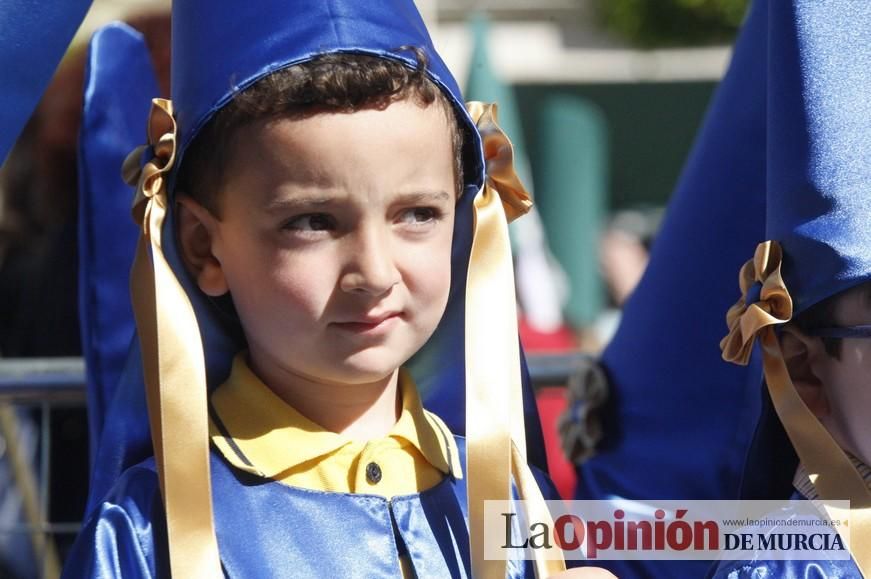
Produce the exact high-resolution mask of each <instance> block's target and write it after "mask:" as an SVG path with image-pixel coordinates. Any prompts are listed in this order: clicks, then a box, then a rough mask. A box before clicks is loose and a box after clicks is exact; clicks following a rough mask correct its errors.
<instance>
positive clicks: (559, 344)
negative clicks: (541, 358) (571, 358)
mask: <svg viewBox="0 0 871 579" xmlns="http://www.w3.org/2000/svg"><path fill="white" fill-rule="evenodd" d="M518 329H519V331H520V342H521V343H522V344H523V349H524V350H525V351H526V352H529V353H538V352H565V351H568V350H577V349H578V340H577V338H576V337H575V334H574V332H572V330H571V328H569V327H568V326H561V327H560V328H559V329H558V330H557V331H555V332H539V331H538V330H536V329H535V328H533V327H532V326H530V325H529V324H528V323H527V322H526V320H525V319H524V318H523V317H522V316H521V317H520V319H519V320H518Z"/></svg>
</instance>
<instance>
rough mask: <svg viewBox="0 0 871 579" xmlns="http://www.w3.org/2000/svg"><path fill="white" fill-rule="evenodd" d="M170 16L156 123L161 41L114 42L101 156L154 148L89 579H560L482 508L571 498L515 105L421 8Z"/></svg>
mask: <svg viewBox="0 0 871 579" xmlns="http://www.w3.org/2000/svg"><path fill="white" fill-rule="evenodd" d="M172 19H173V31H172V38H173V47H172V90H171V92H172V100H164V99H154V100H153V101H152V102H151V104H150V112H148V113H147V115H145V114H144V113H145V112H146V111H147V110H148V107H147V106H146V105H147V102H148V101H147V98H146V100H143V95H148V94H154V92H153V86H154V83H153V79H150V75H152V73H151V72H150V70H149V65H148V64H147V59H146V58H144V57H143V54H144V52H143V46H142V41H141V38H140V37H139V36H138V35H137V34H135V33H133V32H132V31H131V30H130V29H129V28H127V27H125V26H123V25H110V26H109V27H107V28H105V29H103V30H101V31H98V33H97V34H96V35H95V37H94V39H93V40H92V43H91V55H90V61H89V65H90V68H89V72H88V79H87V83H88V84H87V89H86V104H85V111H86V120H85V123H84V126H85V127H86V129H85V130H84V131H83V134H82V139H81V142H82V149H83V151H84V155H83V157H84V158H86V159H91V160H94V159H99V158H101V157H100V154H99V153H100V151H110V150H114V149H116V148H117V147H118V144H117V143H118V137H119V135H122V134H123V131H120V130H119V129H118V124H119V122H120V121H119V120H125V121H131V119H132V120H133V121H136V119H141V122H142V123H143V124H146V126H147V136H148V143H147V144H146V145H145V146H142V147H139V148H137V149H136V150H135V151H134V152H133V153H131V154H130V155H129V156H128V157H127V161H126V162H125V163H124V175H125V179H126V180H127V182H128V183H129V184H131V185H134V186H135V187H136V196H135V200H134V207H133V216H134V220H135V221H136V222H137V224H139V225H140V227H141V235H140V238H139V242H138V247H137V250H136V252H137V253H136V257H135V261H134V265H133V270H132V274H131V290H132V298H133V306H134V312H135V317H136V326H137V340H136V342H135V344H134V348H133V352H132V354H131V357H130V359H129V360H128V364H127V365H126V367H125V370H124V373H123V376H122V379H121V382H120V384H119V385H118V386H117V388H116V389H115V392H114V394H113V395H112V400H111V402H109V404H108V410H107V412H106V416H105V419H104V420H103V421H102V430H101V432H100V434H99V438H100V442H99V446H98V448H97V454H96V458H95V466H94V469H95V470H94V473H95V474H94V478H93V489H92V498H91V505H92V507H93V509H92V513H91V515H90V517H89V519H88V520H87V521H86V523H85V526H84V528H83V531H82V533H81V535H80V536H79V538H78V541H77V544H76V546H75V547H74V550H73V553H72V554H71V556H70V558H69V560H68V562H67V565H66V568H65V574H66V576H68V577H122V576H123V577H155V576H160V577H163V576H170V575H171V576H174V577H185V578H189V577H216V576H228V577H386V576H403V577H448V576H450V577H466V576H475V577H504V576H506V575H507V576H511V577H532V576H533V575H535V576H539V577H546V576H552V575H555V574H557V573H561V572H563V571H564V570H565V566H564V563H563V562H562V561H559V560H545V559H544V558H539V559H534V558H532V557H530V560H525V559H512V560H509V561H505V560H498V559H487V558H485V556H484V549H483V545H484V542H483V540H484V527H485V520H484V502H485V500H509V499H510V498H511V497H512V496H514V497H517V498H521V499H524V500H525V503H526V504H527V505H528V508H527V511H526V515H527V516H528V517H529V518H530V519H534V520H547V518H548V516H549V515H548V514H547V508H546V506H545V504H544V497H545V496H547V497H555V496H556V495H555V493H554V492H553V488H552V486H551V485H550V483H549V482H548V481H547V478H546V476H545V475H543V473H542V471H541V470H539V469H538V468H537V466H541V467H543V466H544V464H543V461H542V460H541V456H542V454H541V443H540V433H537V432H536V431H537V429H538V423H537V417H536V415H535V410H534V405H533V404H532V403H531V401H532V399H531V397H530V395H529V388H528V379H527V377H526V374H525V368H524V365H523V358H522V352H521V351H520V348H519V343H518V340H517V328H516V317H515V305H514V303H515V301H514V294H513V277H512V273H511V256H510V249H509V241H508V236H507V223H508V221H509V220H510V219H513V218H515V217H519V216H520V215H522V214H523V213H525V212H526V211H527V210H528V208H529V207H530V205H531V201H530V199H529V197H528V196H527V194H526V192H525V190H524V188H523V186H522V184H521V183H520V182H519V180H518V179H517V177H516V176H515V174H514V171H513V168H512V152H511V146H510V142H509V141H508V139H507V137H506V136H505V135H504V134H503V133H502V132H501V130H500V129H499V127H498V124H497V122H496V111H495V107H494V106H491V105H485V104H483V103H469V104H468V105H464V104H463V102H462V100H461V97H460V92H459V89H458V88H457V86H456V82H455V81H454V79H453V78H452V77H451V75H450V73H449V72H448V70H447V69H446V67H445V65H444V63H443V62H442V61H441V59H440V58H439V56H438V54H437V53H436V52H435V50H434V49H433V47H432V43H431V41H430V39H429V36H428V34H427V32H426V28H425V26H424V23H423V21H422V20H421V18H420V16H419V14H418V13H417V10H416V8H415V7H414V4H413V2H411V0H385V1H378V2H353V1H347V0H328V1H325V2H297V1H293V2H287V1H284V0H282V1H279V0H270V1H266V2H257V3H249V4H246V5H239V4H237V3H235V2H224V1H221V2H213V1H209V2H205V1H202V0H185V1H182V2H176V3H174V6H173V15H172ZM121 79H124V80H123V81H122V80H121ZM115 113H117V114H115ZM89 115H91V116H90V117H89ZM101 115H102V116H101ZM99 119H103V120H105V122H101V121H100V120H99ZM146 121H147V123H146ZM128 124H129V123H128ZM107 156H111V155H108V154H107ZM100 170H102V171H104V172H105V171H106V169H105V168H104V169H96V170H94V169H93V168H89V167H85V170H84V171H83V174H84V175H86V177H85V178H86V179H90V181H89V183H91V184H93V183H96V182H97V181H96V177H99V171H100ZM424 404H426V406H427V407H429V408H430V409H433V410H436V411H437V412H435V413H434V412H430V411H428V410H424ZM146 405H147V408H148V417H149V422H148V423H145V422H144V416H145V412H144V408H145V406H146ZM527 424H528V425H529V426H530V428H529V429H527V428H526V427H525V425H527ZM539 485H541V487H539ZM591 572H592V573H596V572H595V571H591Z"/></svg>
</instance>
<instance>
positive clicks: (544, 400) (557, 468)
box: [535, 386, 577, 499]
mask: <svg viewBox="0 0 871 579" xmlns="http://www.w3.org/2000/svg"><path fill="white" fill-rule="evenodd" d="M565 395H566V389H565V388H562V387H555V386H554V387H552V386H548V387H545V388H540V389H539V390H537V391H536V393H535V399H536V402H537V405H538V413H539V415H541V428H542V430H543V431H544V450H545V453H546V454H547V464H548V467H549V470H550V477H551V479H552V480H553V482H554V484H555V485H556V488H557V490H558V491H559V494H560V496H561V497H562V498H564V499H572V498H574V496H575V484H576V483H577V475H576V474H575V467H574V465H572V463H570V462H569V461H568V460H567V459H566V457H565V455H564V454H563V451H562V447H561V446H560V440H559V433H558V432H557V428H556V426H557V419H558V418H559V416H560V415H561V414H562V413H563V411H564V410H565V409H566V405H567V404H566V396H565Z"/></svg>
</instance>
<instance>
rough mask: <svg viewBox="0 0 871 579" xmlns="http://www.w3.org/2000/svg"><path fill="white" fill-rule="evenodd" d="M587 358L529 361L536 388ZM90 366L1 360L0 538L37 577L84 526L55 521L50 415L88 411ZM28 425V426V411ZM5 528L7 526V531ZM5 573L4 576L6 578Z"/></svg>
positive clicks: (51, 570)
mask: <svg viewBox="0 0 871 579" xmlns="http://www.w3.org/2000/svg"><path fill="white" fill-rule="evenodd" d="M585 358H586V355H585V354H580V353H575V352H571V353H565V354H552V355H541V354H539V355H528V356H527V364H528V367H529V372H530V377H531V379H532V383H533V386H534V387H544V386H554V385H556V386H559V385H564V384H565V383H566V380H567V379H568V377H569V376H571V375H572V374H573V373H574V372H575V371H577V369H578V367H579V366H580V365H582V363H583V361H584V359H585ZM85 399H86V396H85V365H84V362H83V360H82V359H80V358H43V359H8V358H7V359H2V358H0V437H2V438H0V442H4V441H5V444H0V460H4V461H6V462H7V463H8V465H9V469H8V471H9V473H10V474H11V479H12V481H11V482H12V483H13V484H14V486H15V487H16V488H17V489H18V493H19V494H20V498H21V504H22V507H23V508H22V511H23V513H24V521H23V522H15V523H8V522H6V523H4V522H3V521H0V538H2V536H4V534H5V535H7V536H8V535H10V534H19V535H27V536H29V537H30V544H31V547H32V549H33V552H34V555H35V559H36V562H35V563H34V564H35V565H36V566H38V567H40V568H39V569H38V570H34V571H33V574H32V575H31V576H32V577H43V578H51V579H53V578H56V577H58V574H59V569H60V565H61V562H62V561H61V557H60V556H59V554H58V551H57V549H56V548H55V542H54V539H55V538H56V537H58V536H64V535H65V536H67V537H70V536H72V535H74V534H75V533H77V532H78V530H79V528H80V523H59V522H53V521H50V520H49V517H48V513H49V512H50V511H49V506H50V497H49V482H50V481H51V477H52V474H53V473H52V465H51V461H50V456H51V440H52V431H51V429H52V422H51V420H50V413H51V410H52V409H53V408H57V407H63V406H67V407H84V405H85ZM23 410H26V420H25V421H24V422H26V423H27V424H26V425H24V424H22V420H21V418H22V414H21V413H22V411H23ZM23 426H27V428H29V429H30V430H34V429H35V430H36V434H37V439H38V449H37V451H36V453H35V460H34V459H33V457H30V456H26V455H27V453H26V452H23V450H22V449H20V448H19V442H20V438H21V436H20V435H21V432H22V431H21V429H22V427H23ZM4 525H5V526H4ZM2 574H3V572H2V569H0V575H2Z"/></svg>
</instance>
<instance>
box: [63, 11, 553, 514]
mask: <svg viewBox="0 0 871 579" xmlns="http://www.w3.org/2000/svg"><path fill="white" fill-rule="evenodd" d="M255 12H256V13H255ZM408 45H412V46H415V47H418V48H420V49H422V50H423V51H424V52H425V53H426V55H427V58H428V63H429V64H428V74H429V75H430V77H431V78H432V80H433V81H434V82H435V83H436V84H437V85H438V86H439V87H440V88H441V89H442V91H443V92H444V94H445V95H446V96H447V97H448V99H449V101H450V102H451V103H452V104H453V106H454V108H455V110H456V113H457V116H458V118H459V119H460V121H461V123H462V125H463V128H464V129H465V130H464V133H465V144H464V151H463V162H464V179H465V182H464V189H463V191H464V192H463V195H462V196H461V198H460V200H459V202H458V205H457V213H456V220H455V228H454V238H453V249H452V271H453V275H452V282H451V290H450V297H449V301H448V306H447V309H446V311H445V314H444V316H443V318H442V321H441V323H440V325H439V327H438V329H437V330H436V332H435V334H434V335H433V337H432V338H431V339H430V341H429V342H428V343H427V344H426V345H425V346H424V348H423V349H422V350H421V351H420V352H418V354H417V355H416V356H415V358H414V359H413V360H412V361H411V362H410V363H409V365H408V366H409V370H410V371H411V373H412V375H413V376H414V378H415V381H416V383H417V385H418V388H419V390H420V392H421V397H422V400H423V402H424V404H425V406H426V407H427V408H428V409H430V410H432V411H433V412H435V413H437V414H438V415H439V416H440V417H442V418H443V420H444V421H445V423H446V424H447V425H448V427H449V428H450V429H451V431H452V432H454V433H456V434H463V433H464V432H465V361H464V360H465V301H464V298H465V289H466V287H465V284H466V272H467V271H468V263H469V252H470V248H471V241H472V235H473V214H472V209H473V206H472V202H473V199H474V197H475V194H476V193H477V192H478V190H479V189H480V188H481V185H482V183H483V179H484V162H483V150H482V146H481V139H480V135H479V134H478V132H477V129H476V128H475V126H474V125H473V123H472V122H471V119H470V118H469V116H468V114H467V113H466V111H465V107H464V106H463V100H462V96H461V94H460V91H459V88H458V86H457V83H456V81H455V80H454V79H453V77H452V76H451V74H450V73H449V71H448V70H447V68H446V67H445V65H444V63H443V61H442V60H441V58H440V57H439V55H438V54H437V53H436V51H435V49H434V48H433V46H432V42H431V40H430V38H429V35H428V34H427V31H426V28H425V26H424V23H423V21H422V19H421V18H420V15H419V14H418V13H417V9H416V8H415V6H414V3H413V2H412V1H411V0H382V1H378V2H358V1H355V0H328V1H323V2H300V1H291V2H288V1H284V0H264V1H263V2H257V3H256V10H254V9H250V8H249V9H244V8H242V7H240V6H239V5H238V3H235V2H230V1H220V2H214V1H209V2H206V1H205V0H185V1H182V2H175V3H174V6H173V47H172V52H173V60H172V71H173V72H172V74H173V78H172V99H173V104H174V109H175V112H176V117H177V121H178V130H179V135H180V147H179V149H180V151H179V153H178V154H179V155H181V157H182V161H181V163H176V165H175V169H174V170H177V167H178V166H179V165H181V164H183V162H184V161H183V156H184V151H185V149H186V148H187V147H188V146H189V145H190V143H191V141H192V139H193V138H194V136H195V135H196V133H197V131H198V130H200V129H201V128H202V126H203V125H204V124H205V123H206V122H208V120H209V119H210V118H211V116H212V115H213V114H214V113H215V112H216V111H217V110H218V109H219V108H220V107H221V106H223V105H224V104H226V103H227V102H229V100H230V99H232V97H233V96H234V95H235V94H236V93H237V92H238V91H239V90H241V89H243V88H244V87H247V86H249V85H251V84H252V83H253V82H256V81H257V80H258V79H259V78H261V77H262V76H264V75H266V74H269V73H271V72H273V71H275V70H277V69H280V68H282V67H286V66H290V65H292V64H295V63H299V62H303V61H305V60H307V59H311V58H313V57H314V56H317V55H321V54H327V53H336V52H355V53H365V54H372V55H378V56H381V57H384V58H390V59H394V60H397V61H400V62H403V63H405V64H407V65H409V66H415V65H416V62H414V61H413V60H410V58H411V56H412V53H410V52H409V51H408V50H405V49H404V48H403V47H405V46H408ZM144 53H145V47H144V44H143V42H142V39H141V38H140V37H139V35H138V34H137V33H135V32H134V31H132V30H131V29H129V28H127V27H124V26H119V25H114V26H110V27H107V28H104V29H102V30H100V31H98V32H97V33H96V34H95V36H94V39H93V40H92V43H91V54H90V58H89V70H88V75H87V79H86V82H87V92H86V100H85V122H84V126H85V127H88V128H89V130H88V131H87V132H85V133H83V134H82V137H81V142H82V147H83V149H86V150H87V149H89V148H90V150H92V151H96V152H98V153H99V158H100V159H103V160H105V159H111V158H114V157H117V156H118V154H119V152H120V153H121V155H122V156H123V154H126V153H127V152H129V151H130V150H132V149H133V148H135V147H136V146H138V145H140V144H142V139H141V137H137V138H135V139H132V137H131V134H130V132H129V131H121V130H119V128H118V123H117V121H118V119H124V123H133V124H138V125H139V126H141V127H142V128H143V132H144V127H145V126H146V120H147V116H146V114H145V111H147V107H148V102H149V101H150V99H151V97H152V96H154V88H153V87H154V80H153V72H152V71H151V70H150V66H149V65H148V64H147V63H148V59H147V58H144V57H143V54H144ZM122 75H123V79H124V81H123V86H124V90H123V91H119V90H118V86H119V79H120V78H121V77H122ZM89 115H90V116H89ZM138 117H141V118H140V120H138V121H136V119H137V118H138ZM140 134H141V133H140ZM80 171H81V173H82V174H83V175H85V176H90V178H89V179H88V182H90V183H109V182H110V179H104V178H102V177H103V176H105V175H106V174H107V173H108V174H111V175H113V176H114V175H117V174H118V167H117V166H116V165H114V163H99V162H98V163H87V162H84V160H83V164H82V166H80ZM86 178H87V177H86ZM115 181H117V179H116V180H115ZM171 181H172V177H171ZM112 183H113V185H112V186H111V187H106V188H105V189H106V190H105V191H100V193H101V194H102V193H105V194H118V188H117V187H116V184H114V182H112ZM122 190H123V187H122ZM128 194H129V189H128ZM93 207H94V210H95V211H96V212H98V213H99V212H110V213H107V214H106V215H102V216H99V215H96V214H95V215H96V217H95V215H83V216H82V218H83V222H84V223H85V225H84V227H86V228H87V227H89V225H88V223H87V220H89V219H91V220H96V221H100V220H105V219H115V220H123V219H127V215H126V212H125V214H124V215H118V213H117V212H118V210H117V207H115V208H109V207H108V206H103V205H101V204H100V203H94V204H93ZM90 227H91V228H92V229H93V228H94V225H93V223H92V224H91V225H90ZM164 227H165V233H164V236H163V238H164V239H165V240H166V241H165V243H164V253H165V255H166V257H167V260H168V261H169V263H170V265H171V266H172V268H173V270H174V272H175V274H176V277H177V278H178V279H179V281H180V282H181V284H182V286H183V287H184V289H185V290H186V292H187V294H188V296H189V297H190V299H191V302H192V304H193V307H194V310H195V313H196V316H197V322H198V324H199V327H200V334H201V336H202V339H203V347H204V351H205V360H206V371H207V379H208V380H207V381H208V384H209V387H210V388H214V387H216V386H217V385H218V384H220V383H221V382H223V380H224V379H225V378H226V376H227V375H228V373H229V369H230V364H231V361H232V358H233V356H234V355H235V353H236V352H238V351H239V350H240V349H242V348H243V347H244V343H243V340H242V339H241V336H240V335H239V332H238V329H236V328H235V323H234V322H233V321H232V320H228V318H227V316H226V314H225V313H222V312H221V311H220V310H219V309H217V308H216V307H215V305H214V303H213V302H212V301H210V300H208V299H207V298H206V297H205V296H204V295H203V294H202V293H201V292H200V291H199V289H198V288H197V286H196V284H195V282H194V280H193V279H191V277H190V276H189V275H188V273H187V272H186V270H185V268H184V266H183V264H182V260H181V257H180V255H179V252H178V247H177V245H176V243H175V239H174V235H173V232H174V230H175V226H174V215H173V212H172V211H171V210H170V212H169V215H168V218H167V220H166V224H165V226H164ZM120 235H122V237H123V235H128V236H129V239H127V238H125V239H124V240H123V241H124V243H128V244H129V247H131V248H132V247H133V243H132V240H133V239H134V238H135V236H136V229H135V228H133V227H131V228H130V230H129V233H127V234H120ZM98 253H99V252H96V251H95V252H91V253H89V254H87V255H86V256H85V257H84V258H83V261H84V263H86V264H87V263H90V262H89V261H88V260H94V261H95V263H96V260H98V259H99V255H98ZM130 261H131V262H132V252H131V255H130ZM94 269H97V268H94ZM100 283H101V284H106V285H107V286H108V285H112V286H114V287H115V291H116V292H117V293H116V295H124V296H126V295H127V291H128V290H127V283H128V280H127V275H126V272H124V271H116V272H115V273H114V274H112V273H111V272H107V273H105V274H104V276H103V278H102V279H101V281H100ZM106 293H107V294H109V293H110V292H108V291H107V292H106ZM99 306H100V304H98V303H96V302H94V303H92V304H90V307H91V308H93V309H97V308H98V307H99ZM84 315H88V314H87V312H84ZM116 320H117V323H118V325H119V327H121V326H124V327H128V328H129V327H131V326H132V321H131V319H130V318H129V317H126V316H118V317H117V318H116ZM89 347H91V348H100V347H101V346H99V345H96V344H89ZM103 350H104V351H103V354H105V355H104V356H103V358H105V362H106V363H109V362H110V361H111V362H113V366H112V367H113V368H118V367H121V366H123V368H124V369H123V372H122V375H121V378H120V380H119V381H117V383H115V382H112V380H111V376H107V377H106V379H105V380H104V381H103V382H102V383H101V384H99V385H98V386H97V387H98V388H99V391H98V394H99V396H92V399H96V398H98V397H99V399H100V400H101V401H103V402H102V403H101V405H100V408H103V409H104V413H105V418H104V419H103V420H101V419H100V418H101V417H96V418H95V420H94V421H93V424H95V425H97V426H98V427H101V428H102V430H101V432H100V433H99V443H98V445H97V449H96V455H95V456H96V460H95V464H94V471H93V472H94V476H93V480H92V488H91V493H90V500H89V505H90V507H91V508H92V507H93V506H94V505H95V504H96V501H97V500H98V499H99V498H100V497H101V496H103V494H104V493H105V492H107V490H108V488H109V487H110V486H111V484H112V482H113V481H114V480H115V479H117V477H118V476H119V475H120V473H121V472H122V471H123V470H124V469H125V468H128V467H130V466H132V465H134V464H137V463H138V462H140V461H142V460H144V459H145V458H147V457H148V456H150V455H151V454H152V452H153V451H152V447H151V441H150V437H149V426H148V421H147V412H146V404H145V395H144V387H143V384H142V364H141V360H140V354H139V352H138V348H137V347H136V344H135V343H134V347H133V349H132V350H131V353H130V355H129V356H127V358H126V362H119V361H118V360H115V358H114V357H115V356H116V354H113V353H112V352H109V351H107V349H106V348H103ZM110 358H111V360H110ZM521 363H523V360H522V352H521ZM523 379H524V411H525V419H526V425H527V446H528V456H529V461H530V463H531V464H535V465H538V466H541V467H545V465H546V461H545V458H544V451H543V448H544V446H543V442H542V439H541V429H540V425H539V420H538V415H537V410H536V408H535V402H534V398H533V396H532V391H531V388H530V387H529V383H528V376H527V373H526V371H525V367H524V371H523ZM92 388H93V386H92Z"/></svg>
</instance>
